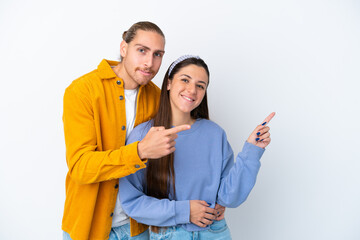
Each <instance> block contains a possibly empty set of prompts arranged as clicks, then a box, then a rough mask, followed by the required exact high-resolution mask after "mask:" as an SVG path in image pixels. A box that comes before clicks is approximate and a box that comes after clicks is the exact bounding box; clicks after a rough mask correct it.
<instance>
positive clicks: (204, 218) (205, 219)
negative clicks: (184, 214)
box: [190, 200, 217, 227]
mask: <svg viewBox="0 0 360 240" xmlns="http://www.w3.org/2000/svg"><path fill="white" fill-rule="evenodd" d="M216 215H217V211H216V210H215V209H213V208H210V207H209V204H207V203H206V202H205V201H202V200H190V222H192V223H193V224H195V225H197V226H199V227H206V226H207V225H210V224H212V222H213V220H214V219H215V218H216Z"/></svg>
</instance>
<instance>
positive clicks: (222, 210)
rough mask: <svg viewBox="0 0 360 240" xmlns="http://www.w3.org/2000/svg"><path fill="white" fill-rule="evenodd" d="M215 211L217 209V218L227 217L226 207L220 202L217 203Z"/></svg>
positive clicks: (218, 219)
mask: <svg viewBox="0 0 360 240" xmlns="http://www.w3.org/2000/svg"><path fill="white" fill-rule="evenodd" d="M215 211H216V220H217V221H220V220H222V219H224V217H225V207H223V206H221V205H220V204H216V205H215Z"/></svg>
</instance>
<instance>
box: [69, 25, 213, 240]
mask: <svg viewBox="0 0 360 240" xmlns="http://www.w3.org/2000/svg"><path fill="white" fill-rule="evenodd" d="M164 48H165V37H164V34H163V32H162V31H161V29H160V28H159V27H158V26H156V25H155V24H153V23H151V22H138V23H135V24H134V25H132V26H131V27H130V29H129V30H128V31H125V32H124V34H123V41H122V42H121V44H120V54H121V62H114V61H107V60H103V61H102V62H101V63H100V64H99V66H98V68H97V69H96V70H94V71H92V72H90V73H88V74H86V75H84V76H82V77H80V78H78V79H77V80H75V81H73V82H72V84H71V85H70V86H69V87H68V88H67V89H66V91H65V95H64V113H63V122H64V132H65V143H66V160H67V165H68V167H69V172H68V174H67V176H66V200H65V208H64V216H63V221H62V229H63V231H64V239H73V240H85V239H96V240H104V239H109V237H110V239H125V238H126V239H127V237H128V236H121V233H122V232H127V233H128V232H129V229H130V224H129V222H131V233H132V235H138V234H140V235H138V236H137V239H147V238H148V232H147V231H146V230H147V226H145V225H142V224H139V223H137V222H136V221H135V220H133V219H128V217H127V216H126V214H125V213H124V212H123V211H122V208H121V204H120V202H119V201H118V200H117V199H118V198H117V194H118V179H119V178H121V177H125V176H127V175H129V174H132V173H134V172H136V171H138V170H140V169H142V168H145V167H146V165H145V163H146V161H147V159H148V158H159V157H162V156H165V155H167V154H169V153H171V152H173V151H175V147H174V146H175V141H174V140H175V138H176V133H177V132H179V131H183V130H186V129H189V128H190V126H188V125H184V126H178V127H175V128H172V129H167V130H165V129H164V128H162V127H157V128H153V129H152V131H149V133H148V134H147V135H146V137H145V138H144V140H142V141H141V142H135V143H133V144H130V145H127V146H125V140H126V137H127V136H128V135H129V133H130V132H131V130H132V129H133V127H135V126H137V125H138V124H140V123H142V122H145V121H148V120H150V119H151V118H153V116H154V114H155V113H156V110H157V106H158V103H159V95H160V90H159V88H158V87H157V86H156V85H155V84H154V83H152V82H151V79H153V77H154V76H155V75H156V74H157V72H158V70H159V68H160V65H161V61H162V58H163V55H164V53H165V51H164ZM115 205H116V208H115ZM206 211H207V212H211V213H215V210H213V209H210V208H207V210H206Z"/></svg>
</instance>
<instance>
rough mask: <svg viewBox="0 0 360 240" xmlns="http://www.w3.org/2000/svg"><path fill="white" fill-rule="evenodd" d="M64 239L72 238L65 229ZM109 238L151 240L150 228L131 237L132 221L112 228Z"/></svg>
mask: <svg viewBox="0 0 360 240" xmlns="http://www.w3.org/2000/svg"><path fill="white" fill-rule="evenodd" d="M63 240H72V239H71V238H70V235H69V234H68V233H67V232H65V231H63ZM109 240H149V230H146V231H145V232H143V233H141V234H139V235H137V236H135V237H130V223H128V224H125V225H122V226H120V227H114V228H111V232H110V235H109Z"/></svg>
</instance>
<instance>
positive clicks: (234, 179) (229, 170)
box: [217, 112, 275, 207]
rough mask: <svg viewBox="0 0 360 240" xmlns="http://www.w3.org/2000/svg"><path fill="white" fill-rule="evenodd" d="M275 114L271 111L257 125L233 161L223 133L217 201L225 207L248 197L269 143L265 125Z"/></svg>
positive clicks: (237, 203)
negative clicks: (221, 164)
mask: <svg viewBox="0 0 360 240" xmlns="http://www.w3.org/2000/svg"><path fill="white" fill-rule="evenodd" d="M274 116H275V113H274V112H273V113H271V114H270V115H269V116H268V117H266V118H265V120H264V121H263V122H262V124H260V125H258V126H257V127H256V128H255V130H254V131H253V132H252V133H251V134H250V136H249V138H248V139H247V141H246V142H245V144H244V146H243V149H242V151H241V152H240V153H239V154H238V155H237V158H236V161H235V164H234V163H233V151H232V149H231V146H230V144H229V143H228V141H227V139H226V134H225V133H224V135H223V156H225V157H224V159H223V171H222V174H221V183H220V188H219V191H218V200H217V202H218V203H219V204H220V205H223V206H226V207H237V206H239V205H240V204H241V203H243V202H244V201H245V200H246V198H247V197H248V195H249V193H250V191H251V190H252V188H253V187H254V185H255V181H256V177H257V174H258V172H259V168H260V158H261V156H262V154H263V153H264V151H265V150H264V148H265V147H266V146H268V145H269V144H270V141H271V139H270V133H269V130H270V128H269V127H268V126H266V125H267V124H268V123H269V122H270V120H271V119H272V118H273V117H274Z"/></svg>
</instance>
